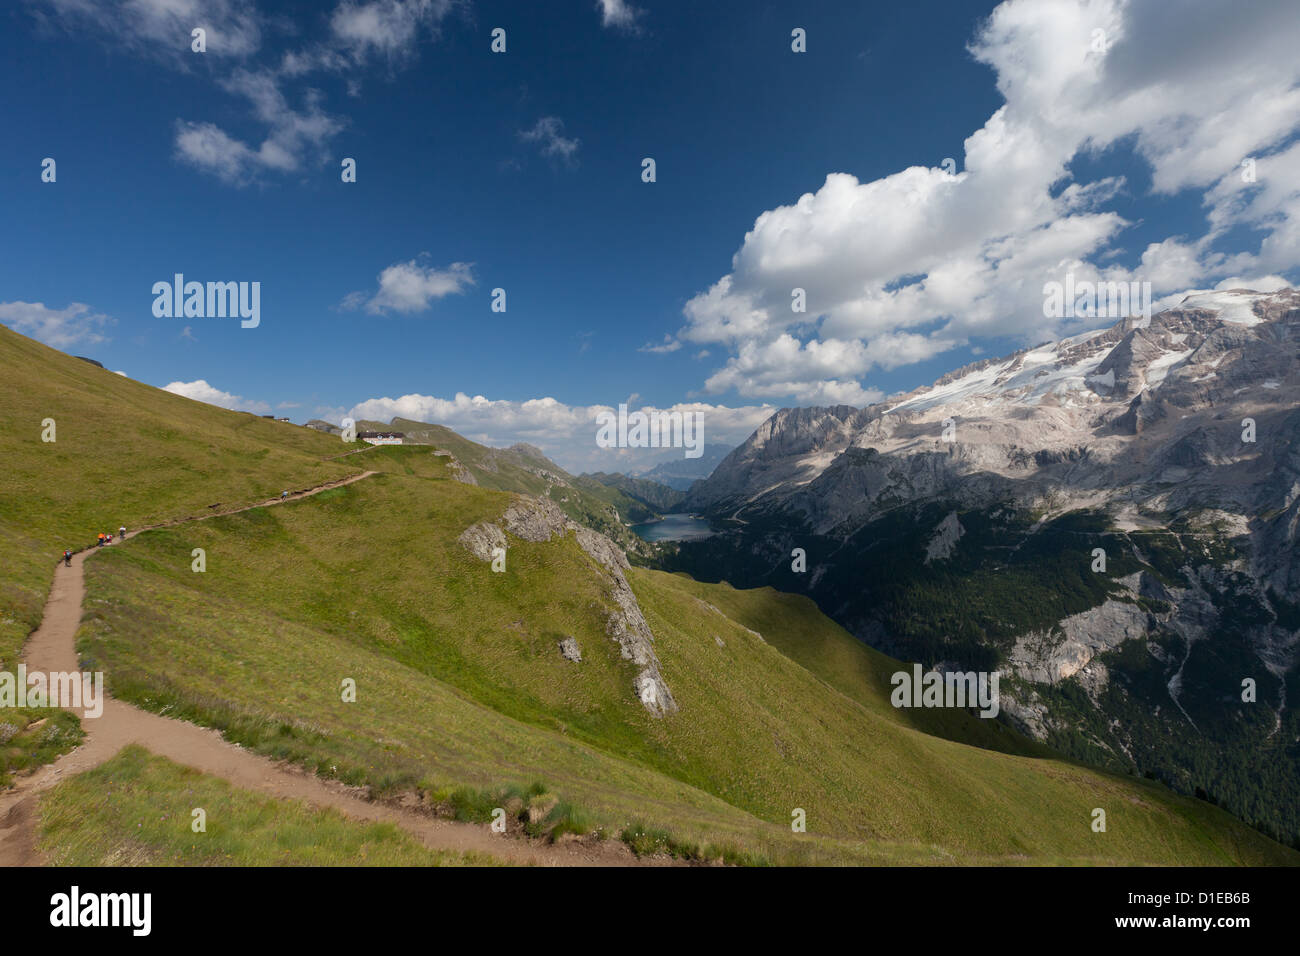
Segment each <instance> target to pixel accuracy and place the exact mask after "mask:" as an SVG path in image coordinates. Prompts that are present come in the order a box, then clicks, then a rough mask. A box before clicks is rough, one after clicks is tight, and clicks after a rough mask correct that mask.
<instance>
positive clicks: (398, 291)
mask: <svg viewBox="0 0 1300 956" xmlns="http://www.w3.org/2000/svg"><path fill="white" fill-rule="evenodd" d="M472 285H474V271H473V266H472V264H471V263H467V262H453V263H452V264H451V265H449V266H447V268H445V269H438V268H435V267H433V266H426V265H423V264H421V262H420V261H419V260H418V259H412V260H410V261H409V262H397V263H394V264H393V265H391V266H389V267H388V268H386V269H384V271H383V272H381V273H379V290H378V291H377V292H375V293H374V294H372V295H368V294H366V293H364V292H353V293H351V294H349V295H348V296H346V297H345V298H344V299H343V302H342V303H341V305H340V307H341V308H344V309H358V308H364V309H365V310H366V311H367V312H369V313H370V314H371V315H384V314H386V313H388V312H402V313H408V314H409V313H412V312H423V311H425V310H427V309H428V308H429V307H430V306H431V305H432V304H433V302H434V300H435V299H441V298H444V297H446V296H449V295H461V294H463V293H464V292H465V290H466V289H467V288H468V287H469V286H472Z"/></svg>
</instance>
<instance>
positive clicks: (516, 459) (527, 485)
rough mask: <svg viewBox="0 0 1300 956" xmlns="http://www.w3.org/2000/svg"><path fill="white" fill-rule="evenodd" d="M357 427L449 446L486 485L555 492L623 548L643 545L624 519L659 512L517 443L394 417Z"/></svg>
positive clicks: (577, 516) (573, 514)
mask: <svg viewBox="0 0 1300 956" xmlns="http://www.w3.org/2000/svg"><path fill="white" fill-rule="evenodd" d="M357 429H358V431H385V430H392V431H400V432H402V433H403V434H404V435H405V436H406V441H407V442H408V443H411V442H418V443H421V444H427V445H432V446H434V447H436V448H441V449H444V450H446V451H449V452H451V453H452V454H453V455H454V456H456V460H457V461H459V462H460V463H461V464H462V465H464V466H465V467H466V468H468V469H469V471H470V472H471V473H472V474H473V475H474V479H475V480H476V481H477V482H478V483H479V484H480V485H481V486H482V487H484V488H492V489H494V490H496V491H515V492H518V493H520V494H526V495H533V496H535V497H538V498H550V499H551V500H552V501H554V502H555V503H556V504H557V505H559V506H560V507H561V508H562V509H563V510H564V512H565V514H567V515H568V516H569V517H570V518H572V519H573V520H574V521H577V522H579V523H580V524H584V525H586V526H587V527H589V528H595V529H596V530H597V531H600V532H601V533H602V534H606V535H608V536H609V537H611V538H613V539H614V540H615V541H617V542H618V543H619V544H620V545H622V546H623V547H624V548H633V549H637V548H640V547H641V546H642V543H641V539H640V538H638V537H637V536H636V535H635V534H633V533H632V532H631V531H629V530H628V529H627V528H626V527H624V525H625V524H635V523H637V522H641V521H648V520H650V519H651V518H654V517H657V512H656V511H655V509H654V508H653V507H651V506H650V505H649V504H647V503H646V502H644V501H641V500H639V499H637V498H636V497H633V496H631V495H628V494H625V493H624V491H623V490H621V489H619V488H617V487H613V486H610V485H606V484H604V483H602V482H599V481H596V480H594V479H592V478H589V477H586V476H582V477H575V476H574V475H571V474H569V473H568V472H567V471H565V470H564V469H563V468H561V467H560V466H559V465H557V464H555V462H553V461H550V460H548V459H546V458H545V457H542V456H541V455H540V454H532V453H529V452H528V451H524V450H520V449H519V448H516V447H512V448H487V447H485V446H483V445H479V444H477V443H475V442H472V441H470V440H469V439H467V438H464V437H462V436H460V435H458V434H456V433H455V432H454V431H452V430H451V429H450V428H446V427H444V426H442V425H430V424H429V423H427V422H416V421H411V420H410V419H406V418H394V419H393V420H392V422H391V423H384V422H371V421H363V422H358V423H357ZM593 437H594V433H593Z"/></svg>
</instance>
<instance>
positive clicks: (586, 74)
mask: <svg viewBox="0 0 1300 956" xmlns="http://www.w3.org/2000/svg"><path fill="white" fill-rule="evenodd" d="M1159 6H1160V5H1159V4H1152V3H1134V4H1129V3H1124V2H1121V0H1109V2H1100V0H1098V2H1088V0H1068V2H1067V0H1060V2H1057V0H1044V2H1039V3H1034V4H1026V3H1014V2H1013V3H1008V4H1003V5H1002V6H1001V7H1000V8H997V10H996V12H995V5H994V4H992V3H989V4H979V3H970V2H949V3H907V4H897V5H883V4H860V3H817V4H806V3H776V2H773V3H753V2H747V3H729V2H711V3H707V4H701V3H693V2H691V3H688V2H652V0H644V2H641V3H627V2H625V0H602V2H596V0H554V2H547V3H522V2H515V3H504V2H484V0H476V2H472V3H471V2H464V3H455V2H451V0H405V2H403V0H373V2H359V0H358V2H349V0H344V2H342V3H333V2H331V3H302V4H290V3H275V4H272V3H262V4H257V3H251V2H244V0H217V2H212V3H199V2H196V0H133V2H130V3H122V2H95V0H51V2H24V3H19V4H16V5H8V6H7V7H6V9H5V11H4V12H3V13H0V76H2V78H3V82H2V83H0V115H3V117H4V121H5V129H6V140H7V148H6V149H5V150H4V151H3V152H2V153H0V206H2V207H3V208H4V210H5V221H6V225H7V227H8V228H7V229H6V230H5V232H6V242H5V248H4V255H3V256H0V321H6V322H7V323H8V324H10V325H11V326H13V327H15V328H17V329H19V331H24V332H25V333H27V334H34V335H36V336H37V337H40V338H43V339H44V340H46V341H48V342H49V343H50V344H53V345H55V346H56V347H60V348H64V349H65V350H67V351H70V352H73V353H75V354H84V355H90V356H92V357H94V358H97V359H98V360H100V361H102V362H103V363H104V364H105V365H106V366H108V367H109V368H111V369H115V370H117V369H120V370H122V371H124V372H125V373H126V374H128V375H130V376H131V377H133V378H136V379H139V380H140V381H143V382H147V383H150V384H153V385H158V386H169V385H170V386H172V387H173V389H174V390H176V391H179V392H181V393H182V394H189V395H191V396H192V397H196V398H202V399H205V400H209V401H216V402H217V403H219V404H225V405H229V406H232V407H243V408H248V409H251V410H255V411H265V412H274V413H276V414H282V415H287V416H289V417H292V418H293V419H294V420H296V421H305V420H306V419H308V418H311V417H316V416H321V417H329V418H333V419H335V420H338V419H339V418H340V417H341V416H342V415H344V414H349V413H351V414H358V413H363V414H368V415H373V416H376V417H379V416H382V417H385V418H386V417H388V415H390V414H408V415H411V416H413V417H422V418H426V419H428V420H440V421H445V422H446V423H447V424H449V425H451V426H452V427H455V428H457V429H458V430H460V431H462V432H463V433H465V434H467V435H470V436H471V437H475V438H479V439H481V440H488V441H492V442H494V443H505V442H509V441H512V440H517V439H523V440H530V441H534V442H535V443H537V444H539V445H541V446H542V447H543V448H544V449H545V450H547V451H548V452H549V453H551V454H552V455H553V456H554V457H555V458H556V459H557V460H558V461H559V462H560V463H561V464H564V465H566V466H568V467H574V468H580V467H617V465H616V464H614V465H611V464H610V463H609V462H606V461H605V460H604V459H602V458H600V453H599V452H598V451H597V450H596V449H595V448H594V447H593V442H592V435H593V434H594V427H592V426H590V420H591V416H592V415H593V414H594V411H595V410H596V409H599V408H603V407H608V406H611V405H616V404H617V403H619V402H621V401H627V400H629V399H630V400H631V401H632V404H633V405H634V406H635V405H639V404H649V405H653V406H657V407H670V406H674V405H677V404H680V403H697V404H696V406H695V407H699V408H701V409H704V410H706V412H707V418H706V429H707V430H708V431H709V437H710V439H711V440H713V441H725V442H727V443H732V444H734V443H736V442H738V441H740V440H742V439H743V438H744V437H745V436H746V435H747V434H748V433H749V431H751V430H752V429H753V427H754V426H755V425H756V424H758V422H759V421H761V420H762V418H763V417H765V416H766V415H767V414H768V413H770V411H771V408H772V407H779V406H782V405H791V404H825V403H829V402H832V401H846V402H850V403H855V404H861V403H865V402H868V401H872V400H878V399H879V398H881V397H882V396H884V395H887V394H889V393H893V392H896V391H899V390H905V389H910V388H913V387H916V386H918V385H923V384H926V383H928V382H929V381H931V380H933V379H934V378H935V377H937V376H938V375H940V374H942V373H943V372H945V371H947V370H949V369H952V368H954V367H957V366H959V365H961V364H965V363H966V362H969V361H971V360H972V358H974V357H977V356H980V355H988V354H998V353H1001V352H1005V351H1008V350H1010V349H1011V348H1014V347H1017V346H1018V345H1021V344H1025V343H1026V342H1028V341H1041V340H1044V339H1047V338H1051V337H1053V336H1054V335H1057V334H1063V333H1068V332H1069V331H1077V329H1073V330H1072V329H1070V328H1064V327H1059V326H1053V325H1051V323H1049V322H1047V321H1046V320H1044V319H1043V317H1042V312H1041V304H1042V293H1041V286H1042V282H1043V281H1045V280H1050V279H1051V278H1053V277H1056V278H1059V277H1060V274H1062V273H1063V272H1064V271H1067V270H1072V271H1076V272H1078V273H1079V274H1080V275H1081V276H1082V275H1090V276H1096V277H1098V278H1102V277H1115V276H1119V275H1120V274H1121V273H1122V274H1123V275H1124V276H1125V277H1127V278H1135V279H1141V280H1149V281H1152V282H1153V285H1154V286H1155V293H1156V295H1157V297H1174V298H1176V296H1177V295H1178V294H1180V293H1181V292H1182V291H1184V290H1187V289H1191V288H1198V287H1204V288H1210V287H1214V286H1215V285H1217V284H1220V283H1222V282H1224V281H1229V282H1230V284H1235V282H1237V281H1250V282H1252V283H1253V284H1255V285H1259V286H1269V287H1275V286H1278V285H1281V284H1286V283H1287V282H1288V281H1292V280H1294V279H1295V278H1296V271H1295V270H1296V265H1297V256H1296V246H1297V241H1296V226H1295V225H1294V222H1293V220H1292V218H1291V213H1292V212H1293V211H1294V210H1295V209H1296V208H1297V206H1298V204H1297V203H1296V192H1297V188H1296V187H1297V184H1296V182H1295V179H1296V176H1295V173H1294V172H1293V171H1292V172H1286V171H1285V170H1286V169H1287V168H1288V167H1290V166H1291V165H1293V164H1292V163H1291V160H1292V158H1293V156H1294V149H1295V134H1296V128H1297V107H1296V100H1295V76H1294V73H1295V66H1294V63H1293V62H1289V61H1293V60H1294V57H1293V56H1291V57H1287V56H1286V55H1285V52H1284V51H1285V49H1286V48H1287V47H1286V44H1283V43H1280V42H1279V41H1278V40H1277V39H1276V38H1277V35H1278V34H1279V33H1281V34H1282V35H1283V38H1285V36H1286V34H1287V32H1288V30H1287V29H1286V28H1287V27H1289V26H1293V25H1294V23H1295V13H1294V9H1290V10H1288V7H1291V8H1294V6H1295V5H1294V4H1290V5H1287V4H1280V3H1279V4H1273V3H1268V2H1260V3H1257V4H1245V5H1243V6H1242V8H1241V9H1240V10H1239V11H1238V14H1237V15H1236V16H1235V17H1234V20H1233V21H1232V22H1230V23H1228V24H1227V25H1224V24H1222V23H1220V22H1219V21H1218V20H1215V19H1214V18H1213V16H1212V9H1211V7H1210V6H1209V5H1206V4H1199V3H1193V4H1191V15H1189V16H1187V17H1185V18H1184V19H1185V21H1186V22H1183V23H1181V24H1180V25H1178V26H1177V28H1174V27H1173V26H1171V25H1170V24H1167V23H1164V22H1163V21H1161V19H1160V17H1159V12H1158V11H1159ZM1197 8H1203V9H1201V12H1200V14H1198V13H1197ZM991 14H992V16H991V17H990V15H991ZM191 24H193V25H196V26H199V25H204V24H206V27H205V29H206V30H207V44H208V49H207V51H206V52H204V53H196V52H193V51H191V49H190V46H191V38H190V25H191ZM496 27H501V28H504V29H505V30H506V45H507V49H506V52H505V53H503V54H494V53H493V52H491V50H490V43H491V36H490V34H491V31H492V30H493V28H496ZM796 27H799V28H803V29H804V30H805V31H806V33H807V52H805V53H795V52H793V51H792V50H791V30H792V29H794V28H796ZM1097 29H1101V30H1103V33H1104V36H1103V42H1102V46H1101V48H1094V46H1095V43H1096V37H1095V36H1094V31H1095V30H1097ZM1289 32H1290V36H1291V38H1292V39H1294V37H1295V36H1296V32H1295V31H1294V30H1290V31H1289ZM1270 37H1272V38H1273V39H1271V40H1270V39H1269V38H1270ZM1292 49H1293V48H1292ZM1192 55H1195V56H1196V57H1197V58H1198V59H1199V62H1200V73H1201V75H1202V76H1208V78H1209V79H1208V80H1204V82H1209V81H1212V80H1215V78H1216V71H1218V70H1221V71H1222V74H1223V76H1229V75H1231V76H1232V77H1233V80H1232V82H1231V83H1229V84H1227V86H1228V87H1229V88H1228V89H1226V90H1225V89H1223V87H1224V85H1225V84H1224V83H1223V82H1216V83H1215V85H1214V87H1213V88H1214V90H1215V92H1214V93H1213V95H1208V94H1206V93H1205V91H1204V90H1202V89H1199V88H1198V83H1200V82H1203V81H1202V80H1198V79H1196V78H1195V77H1194V76H1193V75H1192V74H1190V73H1188V72H1186V69H1187V68H1186V65H1185V64H1183V63H1182V60H1183V59H1185V58H1187V57H1189V56H1192ZM1207 57H1208V58H1209V61H1208V62H1206V58H1207ZM1261 60H1262V63H1261ZM1243 64H1251V66H1250V68H1249V69H1247V68H1246V67H1245V66H1243ZM1254 70H1259V71H1260V72H1259V73H1258V75H1256V74H1255V73H1254V72H1252V71H1254ZM1262 77H1267V79H1266V80H1264V79H1261V78H1262ZM1261 111H1262V112H1263V113H1264V114H1265V115H1266V116H1267V118H1268V119H1267V121H1266V122H1261V121H1260V120H1259V118H1258V117H1259V115H1260V113H1261ZM1252 116H1253V117H1254V119H1253V120H1252V119H1251V117H1252ZM1210 131H1213V134H1214V135H1213V136H1211V135H1210ZM1247 156H1251V157H1257V161H1258V170H1259V173H1258V178H1257V179H1256V181H1254V182H1253V183H1243V184H1242V189H1241V190H1240V191H1239V192H1238V193H1231V184H1232V183H1233V182H1234V180H1235V179H1239V178H1240V177H1239V175H1238V174H1237V172H1236V170H1237V167H1238V166H1239V162H1240V160H1241V159H1243V158H1245V157H1247ZM45 157H52V158H53V159H55V161H56V163H57V180H56V181H55V182H54V183H46V182H42V181H41V161H42V159H43V158H45ZM344 157H353V158H355V159H356V161H357V170H358V174H357V182H355V183H343V182H341V181H340V161H341V160H342V159H343V158H344ZM644 157H653V158H654V160H655V162H656V166H657V169H656V172H657V181H656V182H654V183H645V182H642V180H641V162H642V159H643V158H644ZM946 157H953V158H954V160H955V165H954V167H953V169H954V171H955V172H956V175H955V176H953V175H950V174H949V173H948V172H947V171H945V170H943V169H942V163H943V160H944V159H945V158H946ZM1022 167H1023V168H1022ZM830 174H837V176H836V178H835V179H834V180H832V181H828V178H827V177H828V175H830ZM806 194H807V198H806V199H805V200H803V201H801V200H800V197H801V196H805V195H806ZM760 217H764V218H763V219H760ZM756 220H759V225H758V226H756ZM1270 242H1271V245H1270ZM1153 250H1154V251H1153ZM733 256H734V257H735V259H733ZM386 270H387V271H386ZM177 272H180V273H184V274H185V276H186V278H187V279H189V280H198V281H209V280H212V281H231V280H234V281H259V282H260V283H261V323H260V325H259V326H258V327H257V328H256V329H241V328H240V325H239V322H238V321H237V320H231V319H220V318H189V319H184V318H158V317H155V316H154V314H153V312H152V309H151V307H152V304H153V295H152V294H151V287H152V286H153V284H154V283H155V282H156V281H159V280H170V278H171V277H172V275H173V274H174V273H177ZM381 274H382V275H383V276H384V277H385V278H384V280H383V281H382V283H381V279H380V277H381ZM901 277H907V278H901ZM918 280H919V281H918ZM794 286H800V287H803V288H805V289H806V290H807V294H808V299H809V307H808V313H807V314H803V315H795V314H793V313H792V312H791V310H790V308H789V302H790V294H791V293H790V290H791V289H792V288H793V287H794ZM498 287H500V288H504V289H505V290H506V298H507V311H506V312H505V313H496V312H492V311H491V310H490V307H489V306H490V302H491V292H492V290H493V289H494V288H498ZM1093 324H1109V323H1106V322H1100V323H1098V322H1094V323H1093ZM651 347H655V348H658V351H651V350H650V349H651ZM200 383H202V384H200ZM458 393H460V394H461V395H462V396H463V397H462V399H461V400H460V401H457V398H456V396H457V395H458ZM475 396H481V397H482V398H481V400H480V401H477V402H476V401H474V397H475ZM546 399H549V400H551V401H544V400H546ZM710 423H711V426H712V427H710ZM624 464H629V462H625V463H624Z"/></svg>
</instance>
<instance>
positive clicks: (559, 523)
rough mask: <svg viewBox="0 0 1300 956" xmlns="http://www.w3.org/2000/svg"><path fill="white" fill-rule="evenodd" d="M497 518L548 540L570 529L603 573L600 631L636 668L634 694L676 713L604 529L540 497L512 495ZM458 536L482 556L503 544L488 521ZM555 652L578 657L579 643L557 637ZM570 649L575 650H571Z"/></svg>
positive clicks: (619, 554)
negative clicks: (602, 623) (604, 606)
mask: <svg viewBox="0 0 1300 956" xmlns="http://www.w3.org/2000/svg"><path fill="white" fill-rule="evenodd" d="M500 520H501V522H502V523H503V524H504V525H505V528H506V530H507V531H509V532H510V533H511V534H513V535H514V536H515V537H517V538H522V539H523V540H525V541H535V542H544V541H550V540H552V539H553V538H557V537H561V538H562V537H564V536H565V535H566V534H568V533H569V532H570V531H572V532H573V535H574V539H575V540H576V541H577V542H578V545H579V546H580V547H581V548H582V550H583V551H584V552H585V553H586V554H587V555H588V556H589V557H590V558H591V559H592V560H593V561H594V562H595V564H596V567H597V569H598V571H599V573H600V574H601V575H602V576H603V577H604V579H605V585H606V596H607V598H608V600H609V602H610V603H609V608H608V614H607V618H606V623H605V632H606V633H607V634H608V635H609V636H610V637H611V638H613V640H614V641H615V642H617V644H618V647H619V654H620V656H621V657H622V658H623V659H624V660H629V661H632V662H633V663H634V664H636V665H637V667H638V668H639V670H638V672H637V676H636V679H635V681H634V682H633V687H634V690H635V692H636V696H637V699H638V700H639V701H640V702H641V704H642V706H643V707H645V709H646V710H648V711H649V712H650V713H652V714H654V715H655V716H656V717H662V716H664V715H666V714H671V713H675V712H676V711H677V710H678V706H677V702H676V701H675V700H674V699H673V695H672V691H671V690H669V689H668V685H667V684H666V683H665V682H664V679H663V677H662V675H661V674H660V673H659V658H658V657H657V656H656V655H655V651H654V634H653V632H652V631H651V630H650V625H649V624H648V623H647V622H646V619H645V615H644V614H643V613H642V611H641V605H640V604H639V603H638V602H637V599H636V594H635V593H634V592H633V590H632V586H631V585H630V584H628V583H627V577H626V576H625V575H624V574H623V572H624V571H626V570H628V569H629V568H630V567H631V565H630V564H628V560H627V555H626V554H625V553H624V552H623V550H622V549H621V548H619V547H618V545H616V544H615V543H614V542H613V541H611V540H610V539H609V538H607V537H606V536H605V535H603V534H600V533H599V532H597V531H592V530H591V529H590V528H587V527H585V526H583V525H580V524H578V523H576V522H574V521H570V520H569V518H568V516H567V515H565V513H564V512H563V511H562V510H560V508H559V507H558V506H557V505H556V504H555V503H554V502H551V501H548V500H546V499H542V498H532V497H529V496H527V495H518V496H516V497H515V499H514V500H513V501H512V502H511V503H510V507H508V508H507V509H506V511H505V513H504V514H503V515H502V516H501V519H500ZM459 540H460V543H461V544H462V545H464V546H465V547H466V548H468V549H469V550H470V551H471V552H472V553H473V554H474V555H475V556H477V557H479V558H480V559H481V560H484V561H487V560H489V559H490V558H491V552H492V548H494V547H505V546H506V537H505V535H504V534H503V533H502V531H501V528H500V527H498V526H497V525H495V524H492V523H490V522H479V523H478V524H475V525H472V526H471V527H469V528H467V529H466V530H465V531H464V533H462V534H461V536H460V539H459ZM569 645H571V647H570V646H569ZM560 652H561V653H562V654H563V655H564V656H565V657H566V658H567V659H569V660H573V661H580V660H581V659H582V655H581V652H580V650H579V648H578V643H577V641H575V640H574V639H573V638H571V637H570V638H565V640H564V641H562V642H561V643H560ZM570 652H571V653H572V655H574V656H570Z"/></svg>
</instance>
